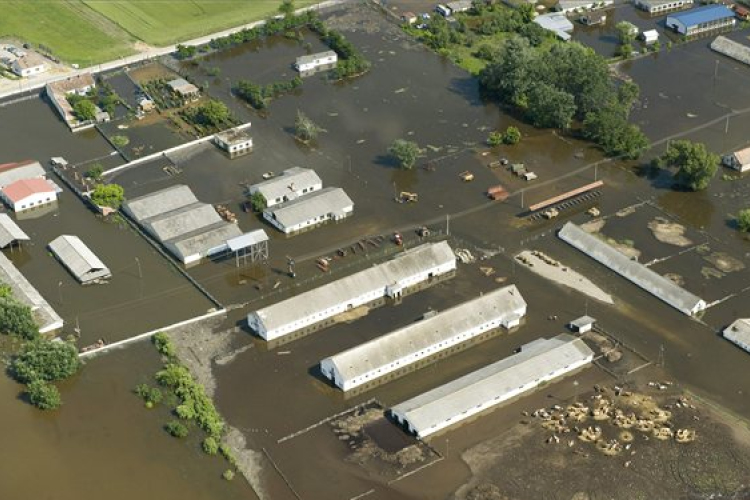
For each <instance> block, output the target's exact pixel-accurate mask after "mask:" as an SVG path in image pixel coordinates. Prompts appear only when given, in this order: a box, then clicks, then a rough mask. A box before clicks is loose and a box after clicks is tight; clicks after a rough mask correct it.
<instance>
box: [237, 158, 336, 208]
mask: <svg viewBox="0 0 750 500" xmlns="http://www.w3.org/2000/svg"><path fill="white" fill-rule="evenodd" d="M322 188H323V181H321V180H320V177H318V174H316V173H315V170H311V169H309V168H301V167H292V168H289V169H287V170H284V171H283V172H282V173H281V175H279V176H277V177H273V178H271V179H269V180H267V181H264V182H261V183H258V184H253V185H252V186H250V187H249V188H248V192H249V193H250V195H251V196H252V195H254V194H255V193H260V194H262V195H263V198H265V200H266V207H269V208H270V207H273V206H274V205H278V204H280V203H284V202H287V201H292V200H296V199H297V198H298V197H299V196H302V195H305V194H307V193H312V192H313V191H317V190H319V189H322Z"/></svg>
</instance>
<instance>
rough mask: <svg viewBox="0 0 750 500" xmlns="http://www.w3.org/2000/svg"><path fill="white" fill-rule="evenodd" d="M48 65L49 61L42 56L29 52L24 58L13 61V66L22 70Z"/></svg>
mask: <svg viewBox="0 0 750 500" xmlns="http://www.w3.org/2000/svg"><path fill="white" fill-rule="evenodd" d="M45 64H47V61H45V60H44V58H42V56H40V55H37V54H36V53H34V52H27V53H26V54H24V56H23V57H19V58H18V59H16V60H15V61H13V66H15V67H17V68H20V69H28V68H35V67H37V66H42V65H45Z"/></svg>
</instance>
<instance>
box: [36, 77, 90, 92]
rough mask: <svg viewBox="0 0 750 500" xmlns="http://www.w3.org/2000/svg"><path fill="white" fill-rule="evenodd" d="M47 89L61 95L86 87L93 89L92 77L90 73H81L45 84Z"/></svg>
mask: <svg viewBox="0 0 750 500" xmlns="http://www.w3.org/2000/svg"><path fill="white" fill-rule="evenodd" d="M47 86H48V88H49V89H51V90H52V91H53V92H58V93H60V94H62V95H65V94H69V93H71V92H77V91H80V90H83V89H85V88H87V87H95V86H96V82H94V77H93V76H92V75H91V73H83V74H80V75H76V76H71V77H70V78H66V79H64V80H57V81H56V82H51V83H48V84H47Z"/></svg>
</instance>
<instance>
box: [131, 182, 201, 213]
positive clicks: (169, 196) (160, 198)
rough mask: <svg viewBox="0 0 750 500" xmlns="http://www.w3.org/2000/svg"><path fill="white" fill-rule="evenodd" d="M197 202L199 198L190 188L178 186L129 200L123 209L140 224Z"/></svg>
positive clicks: (182, 185)
mask: <svg viewBox="0 0 750 500" xmlns="http://www.w3.org/2000/svg"><path fill="white" fill-rule="evenodd" d="M197 202H198V198H196V197H195V195H194V194H193V192H192V191H191V190H190V188H189V187H187V186H186V185H184V184H178V185H176V186H171V187H168V188H165V189H160V190H159V191H154V192H153V193H149V194H146V195H143V196H138V197H137V198H133V199H130V200H127V201H126V202H125V203H124V204H123V208H124V209H125V211H127V212H128V213H129V214H130V215H131V216H132V217H133V218H134V219H136V220H137V221H139V222H140V221H142V220H144V219H148V218H150V217H154V216H155V215H158V214H163V213H166V212H171V211H172V210H176V209H178V208H180V207H184V206H187V205H191V204H193V203H197Z"/></svg>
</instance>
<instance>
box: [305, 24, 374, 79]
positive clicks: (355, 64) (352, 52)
mask: <svg viewBox="0 0 750 500" xmlns="http://www.w3.org/2000/svg"><path fill="white" fill-rule="evenodd" d="M310 29H311V30H313V31H314V32H316V33H317V34H318V35H319V36H320V39H321V40H322V41H323V43H325V44H326V45H328V48H330V49H331V50H333V51H334V52H336V54H337V55H338V58H339V60H338V62H337V63H336V68H334V69H333V70H332V71H331V75H332V77H333V79H334V80H343V79H345V78H351V77H354V76H359V75H362V74H364V73H367V71H369V70H370V61H368V60H367V59H365V56H363V55H362V53H361V52H360V51H359V50H357V48H356V47H355V46H354V45H353V44H352V43H351V42H350V41H349V40H347V39H346V38H344V35H342V34H341V33H339V32H338V31H334V30H329V29H328V28H326V27H325V26H324V25H323V23H322V22H321V21H320V20H318V19H315V20H314V21H313V22H311V23H310Z"/></svg>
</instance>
